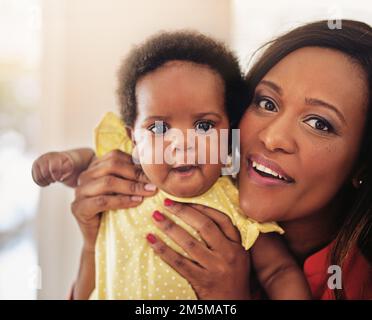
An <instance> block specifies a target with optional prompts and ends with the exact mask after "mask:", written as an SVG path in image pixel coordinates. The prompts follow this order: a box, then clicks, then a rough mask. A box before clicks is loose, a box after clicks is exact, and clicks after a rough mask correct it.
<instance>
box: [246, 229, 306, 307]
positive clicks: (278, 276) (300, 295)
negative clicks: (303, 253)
mask: <svg viewBox="0 0 372 320" xmlns="http://www.w3.org/2000/svg"><path fill="white" fill-rule="evenodd" d="M251 254H252V261H253V266H254V268H255V270H256V273H257V276H258V280H259V281H260V284H261V286H262V287H263V288H264V290H265V292H266V294H267V295H268V297H269V298H270V299H272V300H286V299H289V300H307V299H311V298H312V297H311V291H310V288H309V285H308V283H307V281H306V278H305V275H304V274H303V272H302V270H301V269H300V267H299V266H298V264H297V263H296V261H295V260H294V258H293V257H292V256H291V254H290V253H289V251H288V249H287V248H286V247H285V245H284V243H283V241H282V240H281V239H280V237H279V236H278V235H277V234H274V233H268V234H261V235H260V236H259V237H258V239H257V241H256V243H255V244H254V246H253V247H252V250H251Z"/></svg>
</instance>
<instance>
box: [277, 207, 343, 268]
mask: <svg viewBox="0 0 372 320" xmlns="http://www.w3.org/2000/svg"><path fill="white" fill-rule="evenodd" d="M336 213H337V209H336V208H333V209H331V208H326V209H322V210H319V211H318V212H317V213H313V214H311V215H309V216H307V217H305V218H302V219H298V220H291V221H286V222H281V223H280V225H281V226H282V227H283V229H284V230H285V234H284V237H285V239H286V241H287V245H288V247H289V249H290V250H291V252H292V254H293V255H294V256H295V258H296V260H297V261H298V263H299V264H301V265H302V264H303V263H304V261H305V260H306V258H308V257H309V256H310V255H312V254H313V253H315V252H317V251H318V250H320V249H321V248H323V247H325V246H326V245H328V244H329V243H330V242H332V240H333V239H334V238H335V236H336V233H337V230H338V228H339V224H338V223H337V222H336V221H337V220H338V219H337V218H336Z"/></svg>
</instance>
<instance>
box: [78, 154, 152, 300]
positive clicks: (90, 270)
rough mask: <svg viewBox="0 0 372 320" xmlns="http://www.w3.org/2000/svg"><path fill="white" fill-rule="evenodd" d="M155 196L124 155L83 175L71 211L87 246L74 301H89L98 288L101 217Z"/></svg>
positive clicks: (95, 165) (100, 161)
mask: <svg viewBox="0 0 372 320" xmlns="http://www.w3.org/2000/svg"><path fill="white" fill-rule="evenodd" d="M155 193H156V190H155V188H154V186H153V185H151V184H149V180H148V179H147V177H146V176H145V175H144V174H143V172H142V170H141V168H140V167H138V166H135V165H134V164H133V162H132V158H131V156H130V155H128V154H125V153H123V152H121V151H113V152H110V153H109V154H107V155H105V156H104V157H102V158H99V159H95V160H94V161H93V162H92V163H91V165H90V166H89V168H88V169H87V170H86V171H84V172H83V173H82V174H81V175H80V177H79V182H78V187H77V188H76V189H75V200H74V202H73V203H72V204H71V211H72V213H73V215H74V217H75V219H76V221H77V222H78V224H79V228H80V231H81V233H82V236H83V243H84V245H83V250H82V254H81V260H80V268H79V273H78V276H77V279H76V281H75V285H74V288H73V299H88V298H89V296H90V294H91V293H92V291H93V289H94V287H95V259H94V256H95V243H96V239H97V234H98V228H99V225H100V217H101V213H102V212H104V211H107V210H114V209H121V208H123V209H126V208H130V207H136V206H137V205H138V204H140V203H141V202H142V200H143V197H146V196H152V195H154V194H155Z"/></svg>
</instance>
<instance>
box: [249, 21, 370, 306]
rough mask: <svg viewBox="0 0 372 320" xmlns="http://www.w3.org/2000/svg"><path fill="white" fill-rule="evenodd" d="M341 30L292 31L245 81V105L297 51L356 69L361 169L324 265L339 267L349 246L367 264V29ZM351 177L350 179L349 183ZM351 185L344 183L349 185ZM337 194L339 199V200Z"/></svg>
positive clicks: (324, 26) (349, 26)
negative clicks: (332, 54) (340, 59)
mask: <svg viewBox="0 0 372 320" xmlns="http://www.w3.org/2000/svg"><path fill="white" fill-rule="evenodd" d="M341 23H342V27H341V29H331V28H329V26H328V22H327V21H318V22H314V23H309V24H306V25H303V26H301V27H298V28H296V29H294V30H292V31H290V32H288V33H286V34H284V35H282V36H280V37H278V38H276V39H275V40H272V41H270V42H269V43H267V44H265V45H264V46H263V47H261V49H262V48H266V49H265V51H264V53H263V55H262V56H260V57H259V59H258V61H257V62H256V63H255V64H254V66H253V67H252V68H251V69H250V71H249V73H248V74H247V76H246V80H247V82H248V85H249V95H250V99H251V98H252V97H253V95H254V91H255V88H256V86H257V85H258V83H259V82H260V81H261V79H262V78H263V77H264V76H265V75H266V74H267V73H268V71H269V70H270V69H271V68H272V67H274V66H275V65H276V64H277V63H278V62H279V61H280V60H282V59H283V58H284V57H285V56H287V55H288V54H290V53H291V52H293V51H295V50H297V49H300V48H303V47H314V46H315V47H322V48H329V49H334V50H337V51H340V52H342V53H344V54H345V55H347V56H348V57H349V58H350V59H351V60H352V61H353V62H355V63H357V64H359V65H360V67H361V68H362V70H363V72H364V73H365V76H366V79H367V82H368V83H367V84H368V87H367V88H368V102H367V103H368V106H367V107H368V108H367V114H366V125H365V129H364V134H363V139H362V143H361V148H360V152H359V156H358V159H357V161H356V163H355V169H358V168H364V169H363V171H362V172H361V174H360V175H359V176H358V180H362V181H363V182H362V184H361V185H360V187H359V188H357V189H355V188H353V187H352V186H351V183H349V184H348V185H346V186H344V187H342V188H341V190H340V191H339V194H338V198H342V199H343V200H344V201H345V206H344V207H343V208H344V209H345V211H346V212H345V213H344V214H343V215H340V220H341V221H339V223H340V228H339V230H338V233H337V235H336V239H335V244H334V246H333V247H332V251H331V255H330V257H329V258H330V264H333V265H339V266H341V267H342V265H343V262H344V261H345V258H346V256H347V255H348V254H351V250H352V248H353V247H355V246H359V248H360V250H361V252H362V253H363V254H364V255H365V256H366V257H367V259H369V261H370V262H371V261H372V260H371V254H372V186H371V183H372V170H371V166H372V118H371V116H372V96H371V92H372V28H371V27H370V26H369V25H367V24H365V23H362V22H358V21H352V20H342V21H341ZM355 174H356V172H352V173H351V174H350V178H351V177H353V175H355ZM350 180H351V179H349V181H350ZM340 194H342V195H341V197H340ZM335 297H336V298H337V299H342V298H345V297H344V294H343V291H342V290H335Z"/></svg>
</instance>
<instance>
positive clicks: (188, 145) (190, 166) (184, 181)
mask: <svg viewBox="0 0 372 320" xmlns="http://www.w3.org/2000/svg"><path fill="white" fill-rule="evenodd" d="M136 98H137V117H136V121H135V125H134V132H132V138H133V139H134V142H135V144H136V146H137V147H138V150H140V151H139V152H138V153H137V157H138V158H139V160H140V162H141V166H142V168H143V170H144V172H145V174H146V175H147V176H148V178H149V179H150V180H151V181H152V182H153V183H154V184H156V185H157V186H158V187H159V188H160V189H162V190H164V191H166V192H168V193H170V194H173V195H175V196H179V197H194V196H197V195H200V194H202V193H204V192H205V191H207V190H208V189H209V188H210V187H211V186H212V185H213V184H214V183H215V182H216V180H217V179H218V177H219V176H220V174H221V167H222V165H223V164H222V163H221V161H223V160H224V159H222V158H221V157H220V153H221V152H222V153H224V152H225V151H226V150H227V146H228V141H227V139H223V138H221V137H222V136H220V133H221V132H224V133H227V132H228V129H229V121H228V117H227V115H226V112H225V105H224V84H223V80H222V79H221V77H220V76H219V75H218V74H217V73H215V72H214V71H213V70H212V69H210V68H209V67H206V66H203V65H198V64H193V63H190V62H184V61H171V62H168V63H166V64H165V65H164V66H162V67H160V68H158V69H156V70H155V71H154V72H151V73H149V74H148V75H146V76H144V77H143V78H142V79H140V80H139V81H138V83H137V85H136ZM222 129H224V130H222ZM221 130H222V131H221ZM139 132H140V134H139ZM193 142H194V143H193ZM141 148H142V149H141ZM143 151H146V152H148V151H151V153H152V156H150V158H149V157H148V155H149V153H147V157H146V156H145V155H144V154H143ZM151 153H150V154H151ZM149 162H151V163H149Z"/></svg>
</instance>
